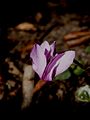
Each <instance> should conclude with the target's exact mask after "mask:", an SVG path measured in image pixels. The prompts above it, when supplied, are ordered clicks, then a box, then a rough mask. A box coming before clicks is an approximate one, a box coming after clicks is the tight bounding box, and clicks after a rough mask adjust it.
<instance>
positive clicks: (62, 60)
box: [30, 41, 75, 81]
mask: <svg viewBox="0 0 90 120" xmlns="http://www.w3.org/2000/svg"><path fill="white" fill-rule="evenodd" d="M54 52H55V41H54V42H53V43H52V44H51V45H49V43H48V42H47V41H44V42H43V43H42V44H41V45H38V44H35V45H34V47H33V49H32V51H31V53H30V57H31V59H32V67H33V69H34V71H35V72H36V73H37V74H38V75H39V77H40V80H45V81H52V79H53V77H55V76H57V75H58V74H60V73H63V72H64V71H65V70H67V69H68V68H69V67H70V65H71V64H72V63H73V60H74V58H75V51H72V50H70V51H66V52H63V53H60V54H58V53H56V54H54Z"/></svg>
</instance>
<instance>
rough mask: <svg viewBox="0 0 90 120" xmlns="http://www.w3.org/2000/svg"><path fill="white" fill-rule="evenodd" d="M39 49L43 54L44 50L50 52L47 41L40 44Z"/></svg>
mask: <svg viewBox="0 0 90 120" xmlns="http://www.w3.org/2000/svg"><path fill="white" fill-rule="evenodd" d="M41 49H42V51H43V52H44V53H45V49H46V50H47V51H50V45H49V43H48V42H47V41H44V42H43V43H42V44H41Z"/></svg>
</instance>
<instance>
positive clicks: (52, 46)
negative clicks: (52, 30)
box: [50, 41, 56, 56]
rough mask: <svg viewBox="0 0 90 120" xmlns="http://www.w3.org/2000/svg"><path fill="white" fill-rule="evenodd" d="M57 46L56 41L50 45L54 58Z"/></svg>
mask: <svg viewBox="0 0 90 120" xmlns="http://www.w3.org/2000/svg"><path fill="white" fill-rule="evenodd" d="M55 45H56V42H55V41H54V42H53V43H52V44H51V45H50V49H51V56H53V54H54V51H55Z"/></svg>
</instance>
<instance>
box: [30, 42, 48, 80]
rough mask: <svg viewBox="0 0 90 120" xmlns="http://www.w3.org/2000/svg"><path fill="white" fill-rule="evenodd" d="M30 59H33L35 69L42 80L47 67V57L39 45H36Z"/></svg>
mask: <svg viewBox="0 0 90 120" xmlns="http://www.w3.org/2000/svg"><path fill="white" fill-rule="evenodd" d="M30 57H31V58H32V61H33V69H34V70H35V72H36V73H37V74H38V75H39V77H40V78H41V77H42V74H43V72H44V69H45V67H46V57H45V55H44V53H43V51H42V49H41V47H40V46H39V45H38V44H35V45H34V47H33V49H32V51H31V53H30Z"/></svg>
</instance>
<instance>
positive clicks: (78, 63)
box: [74, 59, 85, 69]
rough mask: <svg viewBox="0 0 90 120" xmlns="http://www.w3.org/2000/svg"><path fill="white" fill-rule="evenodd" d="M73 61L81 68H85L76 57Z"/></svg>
mask: <svg viewBox="0 0 90 120" xmlns="http://www.w3.org/2000/svg"><path fill="white" fill-rule="evenodd" d="M74 63H75V64H77V65H78V66H79V67H81V68H82V69H85V67H84V66H83V65H82V64H81V63H80V62H78V61H77V60H76V59H74Z"/></svg>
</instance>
